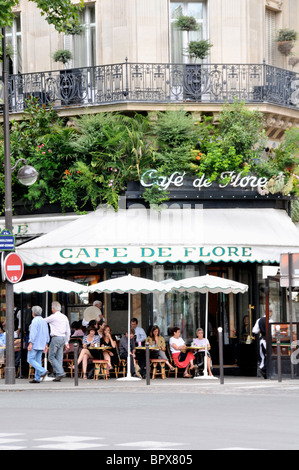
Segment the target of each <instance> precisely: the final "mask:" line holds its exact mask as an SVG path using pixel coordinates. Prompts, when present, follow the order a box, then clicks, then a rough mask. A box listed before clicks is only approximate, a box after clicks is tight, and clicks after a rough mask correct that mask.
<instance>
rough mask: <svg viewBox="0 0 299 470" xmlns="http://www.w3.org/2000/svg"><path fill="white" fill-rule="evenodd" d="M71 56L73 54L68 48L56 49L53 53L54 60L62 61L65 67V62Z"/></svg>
mask: <svg viewBox="0 0 299 470" xmlns="http://www.w3.org/2000/svg"><path fill="white" fill-rule="evenodd" d="M72 58H73V54H72V53H71V51H69V50H68V49H58V50H57V51H56V52H54V54H53V59H54V61H55V62H62V63H63V65H64V66H65V67H66V64H67V63H68V62H69V61H70V60H71V59H72Z"/></svg>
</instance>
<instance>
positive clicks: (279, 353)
mask: <svg viewBox="0 0 299 470" xmlns="http://www.w3.org/2000/svg"><path fill="white" fill-rule="evenodd" d="M276 344H277V376H278V382H281V351H280V325H277V326H276Z"/></svg>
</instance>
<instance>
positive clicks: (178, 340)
mask: <svg viewBox="0 0 299 470" xmlns="http://www.w3.org/2000/svg"><path fill="white" fill-rule="evenodd" d="M173 344H175V345H176V346H177V347H179V346H184V345H185V341H184V340H183V338H182V337H181V336H180V337H179V338H175V337H174V336H172V337H171V338H170V340H169V346H170V352H171V354H173V353H178V352H180V351H179V350H178V349H174V347H173V346H172V345H173Z"/></svg>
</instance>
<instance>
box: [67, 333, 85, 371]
mask: <svg viewBox="0 0 299 470" xmlns="http://www.w3.org/2000/svg"><path fill="white" fill-rule="evenodd" d="M76 343H77V344H78V356H79V354H80V351H81V348H82V339H81V338H80V337H78V338H71V339H70V341H69V350H68V352H67V353H65V354H64V356H63V365H65V366H66V367H67V369H68V371H67V373H69V374H70V376H71V377H73V375H74V363H75V356H74V353H75V344H76Z"/></svg>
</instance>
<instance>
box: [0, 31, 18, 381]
mask: <svg viewBox="0 0 299 470" xmlns="http://www.w3.org/2000/svg"><path fill="white" fill-rule="evenodd" d="M2 60H3V61H2V67H3V70H2V75H3V91H4V100H3V127H4V181H5V228H6V229H7V230H10V231H11V232H12V197H11V161H10V141H9V102H8V71H7V60H6V44H5V28H2ZM5 292H6V294H5V302H6V365H5V383H6V384H10V385H11V384H14V383H15V351H14V315H13V308H14V293H13V284H11V283H10V282H8V281H5Z"/></svg>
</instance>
